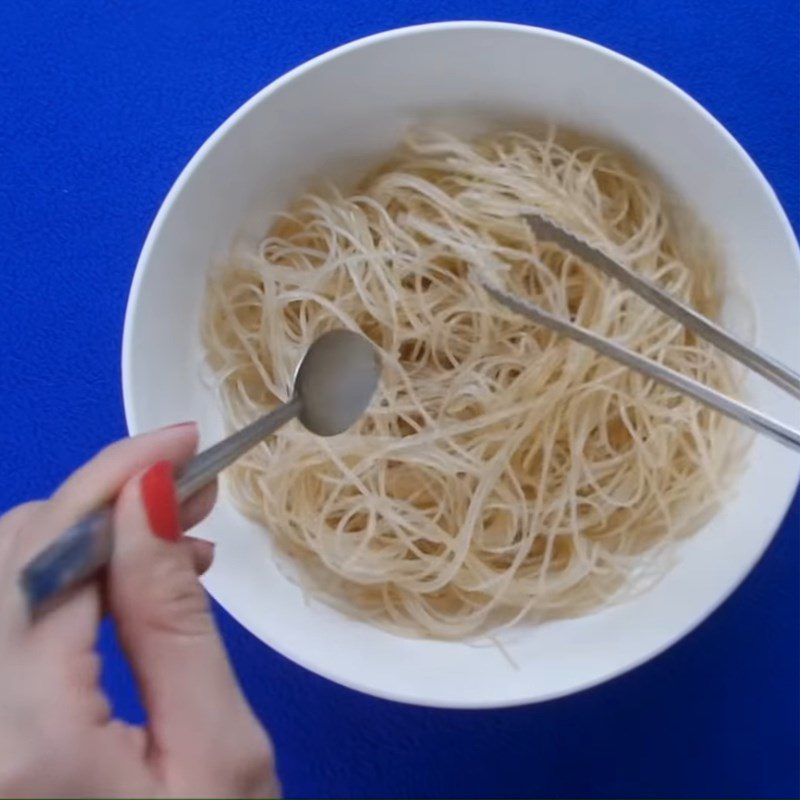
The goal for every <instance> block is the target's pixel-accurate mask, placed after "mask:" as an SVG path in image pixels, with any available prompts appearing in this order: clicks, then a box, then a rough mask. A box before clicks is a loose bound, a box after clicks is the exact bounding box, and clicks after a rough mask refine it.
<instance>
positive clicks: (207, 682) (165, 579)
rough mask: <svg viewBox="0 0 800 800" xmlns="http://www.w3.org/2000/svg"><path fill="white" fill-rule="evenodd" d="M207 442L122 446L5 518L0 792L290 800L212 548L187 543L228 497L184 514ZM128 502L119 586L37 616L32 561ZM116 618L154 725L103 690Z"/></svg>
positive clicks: (179, 431)
mask: <svg viewBox="0 0 800 800" xmlns="http://www.w3.org/2000/svg"><path fill="white" fill-rule="evenodd" d="M196 448H197V430H196V427H195V426H194V425H193V424H188V425H182V426H175V427H171V428H166V429H164V430H161V431H158V432H156V433H152V434H147V435H144V436H138V437H135V438H133V439H127V440H123V441H120V442H117V443H116V444H114V445H111V447H109V448H107V449H106V450H104V451H103V452H102V453H100V454H99V455H98V456H97V457H96V458H94V459H93V460H92V461H90V462H89V463H88V464H86V465H85V466H84V467H82V468H81V469H79V470H78V471H77V472H76V473H75V474H73V475H72V476H71V477H70V478H69V479H68V480H67V481H66V482H65V483H64V484H63V485H62V486H61V487H60V488H59V489H58V490H57V491H56V493H55V494H54V495H53V496H52V497H51V498H50V499H49V500H47V501H45V502H37V503H27V504H25V505H22V506H18V507H17V508H14V509H12V510H11V511H9V512H8V513H7V514H6V515H5V516H3V517H2V518H0V653H2V656H0V658H1V659H2V660H1V661H0V796H2V797H10V796H40V797H54V796H60V797H63V796H68V797H70V796H71V797H99V796H102V797H120V796H126V797H131V796H134V797H196V796H203V797H212V796H214V797H274V796H276V795H277V794H278V792H279V789H278V783H277V778H276V775H275V770H274V762H273V755H272V746H271V744H270V741H269V738H268V736H267V734H266V733H265V732H264V731H263V729H262V728H261V727H260V725H259V724H258V722H257V720H256V718H255V717H254V716H253V714H252V712H251V711H250V708H249V707H248V705H247V702H246V700H245V699H244V696H243V695H242V693H241V690H240V689H239V687H238V685H237V683H236V679H235V677H234V675H233V672H232V670H231V667H230V665H229V663H228V659H227V657H226V654H225V650H224V648H223V645H222V642H221V640H220V637H219V634H218V633H217V630H216V628H215V625H214V621H213V618H212V616H211V613H210V609H209V605H208V600H207V598H206V595H205V593H204V591H203V589H202V586H201V585H200V582H199V581H198V580H197V575H198V573H199V572H202V571H204V570H205V569H206V568H207V567H208V566H209V565H210V563H211V559H212V557H213V547H212V545H210V544H209V543H207V542H201V541H199V540H191V539H185V538H182V537H181V536H180V532H181V530H185V529H188V528H190V527H191V526H192V525H195V524H196V523H197V522H199V521H200V520H201V519H203V518H204V517H205V516H206V515H207V514H208V512H209V511H210V510H211V508H212V506H213V504H214V499H215V489H214V488H213V487H212V488H209V489H206V490H204V491H203V492H201V493H199V494H198V495H196V496H195V497H193V498H192V499H191V500H189V501H187V502H186V503H185V504H184V505H183V507H182V508H181V509H179V508H178V507H177V502H176V499H175V492H174V483H173V481H172V468H171V465H172V464H174V465H176V466H179V465H181V464H183V463H185V462H186V461H187V460H188V459H189V458H190V457H191V456H192V454H193V453H194V451H195V449H196ZM152 465H155V466H152ZM115 496H116V497H117V500H116V504H115V510H114V531H115V542H114V552H113V555H112V558H111V563H110V564H109V567H108V569H107V570H106V575H105V577H104V578H103V579H102V580H99V581H96V582H93V583H91V584H88V585H86V586H84V587H82V588H80V589H79V590H77V591H76V592H75V593H74V594H73V595H71V596H70V597H68V598H67V599H65V601H64V602H63V603H62V604H61V605H59V606H58V607H56V608H53V609H52V610H51V611H49V612H48V613H47V614H46V615H45V616H43V617H42V618H41V619H38V620H37V621H36V622H34V623H31V622H30V620H29V618H28V615H27V611H26V608H25V602H24V599H23V596H22V592H21V591H20V588H19V580H18V576H19V572H20V570H21V569H22V567H23V565H24V564H25V563H27V561H28V560H29V559H30V558H31V557H32V556H34V555H35V554H36V553H38V552H39V551H40V550H41V549H42V547H43V546H45V545H46V544H48V543H49V542H51V541H52V540H53V539H54V538H55V537H56V536H58V534H59V533H60V532H61V531H63V530H65V529H66V528H68V527H69V526H70V525H72V524H74V523H75V522H77V521H78V519H80V518H81V517H82V516H84V515H85V514H86V513H88V512H89V511H91V510H93V509H94V508H96V507H97V506H99V505H101V504H103V503H105V502H108V501H109V500H110V499H113V498H114V497H115ZM104 610H107V611H108V612H110V614H111V615H112V616H113V618H114V619H115V621H116V625H117V632H118V636H119V640H120V643H121V645H122V647H123V649H124V651H125V654H126V656H127V658H128V659H129V661H130V664H131V666H132V668H133V671H134V674H135V676H136V679H137V682H138V685H139V689H140V693H141V696H142V700H143V703H144V706H145V708H146V709H147V714H148V722H147V724H146V726H145V727H137V726H131V725H128V724H126V723H123V722H121V721H119V720H115V719H113V718H112V715H111V708H110V706H109V703H108V700H107V699H106V697H105V696H104V694H103V691H102V689H101V687H100V685H99V676H100V661H99V657H98V655H97V654H96V652H95V649H94V645H95V641H96V636H97V628H98V625H99V622H100V619H101V616H102V613H103V611H104Z"/></svg>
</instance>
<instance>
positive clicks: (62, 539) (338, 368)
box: [20, 330, 380, 616]
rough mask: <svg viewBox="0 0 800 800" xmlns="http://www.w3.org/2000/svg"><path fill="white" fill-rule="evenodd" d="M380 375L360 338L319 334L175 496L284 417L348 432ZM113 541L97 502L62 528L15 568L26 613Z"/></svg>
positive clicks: (49, 601)
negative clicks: (272, 398) (276, 397)
mask: <svg viewBox="0 0 800 800" xmlns="http://www.w3.org/2000/svg"><path fill="white" fill-rule="evenodd" d="M379 377H380V358H379V356H378V353H377V351H376V350H375V348H374V347H373V346H372V345H371V344H370V342H369V341H368V340H367V339H365V338H364V337H363V336H361V335H360V334H357V333H353V332H352V331H346V330H338V331H331V332H330V333H326V334H323V335H322V336H320V337H319V338H318V339H317V340H316V341H314V342H313V344H312V345H311V347H309V348H308V351H307V352H306V355H305V357H304V358H303V360H302V361H301V362H300V366H299V367H298V369H297V374H296V375H295V381H294V395H293V397H292V399H291V400H289V402H287V403H283V404H282V405H280V406H278V407H277V408H276V409H275V410H273V411H271V412H269V413H268V414H265V415H264V416H263V417H260V418H259V419H257V420H256V421H255V422H252V423H250V425H248V426H247V427H245V428H243V429H242V430H240V431H238V432H237V433H234V434H233V435H232V436H229V437H228V438H226V439H223V440H222V441H221V442H219V443H217V444H215V445H214V446H213V447H210V448H209V449H208V450H205V451H203V452H202V453H199V454H198V455H196V456H195V457H194V458H193V459H192V460H191V461H190V462H189V463H188V464H187V465H186V466H185V467H184V468H183V469H182V470H181V472H180V473H179V475H178V477H177V480H176V491H177V495H178V500H179V502H183V501H184V500H186V499H188V498H189V497H191V496H192V495H194V494H196V493H197V492H198V491H200V489H202V488H203V487H204V486H207V485H208V484H209V483H211V481H212V480H213V479H214V478H215V477H216V476H217V475H218V474H219V473H220V472H221V471H222V470H223V469H225V468H226V467H228V466H230V465H231V464H232V463H233V462H234V461H236V459H237V458H239V457H240V456H241V455H243V454H244V453H246V452H247V451H248V450H250V449H251V448H253V447H255V445H257V444H258V443H259V442H261V441H263V440H264V439H265V438H266V437H267V436H269V435H270V434H272V433H274V432H275V431H276V430H278V428H280V427H281V426H283V425H285V424H286V423H287V422H289V421H290V420H292V419H294V418H295V417H298V418H299V420H300V422H301V423H302V424H303V425H304V426H305V427H306V428H307V429H308V430H309V431H311V432H312V433H315V434H317V435H318V436H335V435H336V434H337V433H342V432H343V431H345V430H347V428H349V427H350V426H351V425H352V424H353V423H354V422H355V421H356V420H357V419H358V418H359V417H360V416H361V414H363V412H364V411H365V410H366V408H367V406H368V405H369V403H370V400H371V399H372V395H373V394H374V393H375V389H376V388H377V385H378V378H379ZM112 545H113V526H112V509H111V507H110V506H106V507H103V508H101V509H98V510H97V511H95V512H93V513H92V514H89V515H88V516H87V517H84V518H83V519H82V520H81V521H80V522H78V523H77V524H76V525H73V526H72V527H71V528H69V529H67V530H66V531H64V533H62V534H61V535H60V536H59V537H58V538H57V539H56V540H55V541H54V542H52V543H51V544H50V545H48V547H46V548H45V549H44V550H42V552H40V553H39V554H38V555H37V556H35V557H34V558H33V559H32V560H31V561H30V562H29V563H28V564H27V565H26V566H25V568H24V569H23V570H22V573H21V574H20V583H21V585H22V590H23V592H24V594H25V597H26V600H27V602H28V608H29V610H30V613H31V615H32V616H36V615H38V614H40V613H41V612H42V611H45V610H46V609H47V608H49V607H50V606H52V605H53V604H54V601H55V600H57V599H58V598H59V597H61V596H62V595H63V594H64V593H65V592H67V591H69V590H70V589H71V588H73V587H74V586H76V585H77V584H79V583H81V582H83V581H84V580H86V579H87V578H90V577H91V576H93V575H94V574H95V573H97V571H98V570H99V569H101V568H102V567H103V566H104V565H105V564H107V563H108V560H109V558H110V557H111V548H112Z"/></svg>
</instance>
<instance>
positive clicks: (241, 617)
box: [121, 19, 800, 710]
mask: <svg viewBox="0 0 800 800" xmlns="http://www.w3.org/2000/svg"><path fill="white" fill-rule="evenodd" d="M469 29H477V30H481V29H483V30H493V31H501V30H506V31H516V32H519V33H524V34H528V35H532V36H534V37H536V36H539V37H544V38H549V39H554V40H558V41H562V42H565V43H568V44H571V45H574V46H578V47H582V48H586V49H589V50H592V51H594V52H596V53H598V54H599V55H601V56H604V57H606V58H609V59H611V60H614V61H616V62H618V63H620V64H622V65H623V66H625V67H627V68H630V69H633V70H635V71H637V72H639V73H640V74H642V75H643V76H644V77H646V78H648V79H650V80H652V81H654V82H656V83H658V84H660V85H661V86H662V87H663V88H665V89H667V90H668V91H670V92H672V93H673V94H674V95H676V96H677V97H678V98H679V99H680V100H681V101H683V102H684V103H686V104H687V105H688V106H689V107H690V108H691V109H692V110H693V111H694V112H695V113H697V114H699V115H700V116H701V117H702V118H704V120H705V121H706V122H707V123H710V124H711V125H712V127H713V128H714V129H715V131H716V133H717V134H718V135H720V136H722V137H723V138H724V139H726V140H727V142H728V144H729V145H731V146H732V147H733V148H734V150H735V151H736V152H737V154H738V155H739V157H740V158H741V159H742V161H743V162H744V163H745V164H746V165H747V167H748V168H749V171H750V172H751V174H752V175H753V177H754V178H755V179H756V181H757V182H758V183H759V184H760V188H761V189H762V191H763V192H764V195H765V197H766V198H767V199H768V201H769V203H770V205H771V209H772V211H773V213H774V214H775V215H776V218H777V219H778V220H779V221H780V224H781V225H782V226H783V228H784V230H785V232H786V233H787V238H788V241H789V242H790V243H791V248H792V250H793V256H794V266H795V268H796V269H798V271H800V245H799V244H798V240H797V237H796V236H795V235H794V231H793V229H792V226H791V224H790V222H789V219H788V217H787V215H786V212H785V211H784V209H783V207H782V205H781V203H780V200H779V199H778V197H777V194H776V193H775V190H774V189H773V188H772V185H771V184H770V183H769V181H768V180H767V179H766V177H765V176H764V174H763V173H762V172H761V170H760V169H759V167H758V165H757V164H756V163H755V162H754V160H753V159H752V158H751V157H750V155H749V154H748V153H747V151H746V150H745V149H744V147H743V146H742V145H741V144H739V142H738V141H737V139H736V138H735V137H734V136H733V134H731V133H730V132H729V131H728V130H727V129H726V128H725V126H724V125H722V123H721V122H719V120H717V119H716V117H714V115H713V114H711V112H710V111H708V110H707V109H706V108H705V107H704V106H702V105H701V104H700V103H699V102H698V101H697V100H695V99H694V98H693V97H692V96H691V95H690V94H689V93H688V92H686V91H685V90H683V89H681V88H680V87H678V86H677V85H675V84H674V83H672V81H670V80H668V79H667V78H665V77H664V76H663V75H661V74H659V73H658V72H656V71H655V70H653V69H651V68H650V67H647V66H645V65H644V64H641V63H639V62H638V61H636V60H634V59H632V58H630V57H629V56H625V55H623V54H621V53H618V52H617V51H615V50H612V49H611V48H609V47H606V46H604V45H601V44H597V43H596V42H593V41H590V40H588V39H584V38H582V37H580V36H576V35H573V34H569V33H564V32H562V31H556V30H553V29H550V28H543V27H539V26H534V25H526V24H522V23H513V22H502V21H493V20H480V19H475V20H451V21H442V22H430V23H423V24H418V25H408V26H403V27H399V28H391V29H388V30H384V31H380V32H377V33H373V34H370V35H368V36H363V37H360V38H358V39H354V40H351V41H349V42H346V43H344V44H341V45H338V46H337V47H334V48H332V49H330V50H327V51H325V52H323V53H321V54H319V55H317V56H314V57H312V58H310V59H308V60H307V61H304V62H302V63H301V64H299V65H297V66H296V67H293V68H292V69H290V70H289V71H287V72H285V73H284V74H282V75H280V76H279V77H277V78H276V79H274V80H273V81H271V82H270V83H268V84H267V85H266V86H264V87H263V88H262V89H260V90H259V91H258V92H256V93H255V94H254V95H253V96H252V97H251V98H249V99H248V100H246V101H245V102H244V103H243V104H242V105H240V106H239V107H238V108H237V109H236V110H234V111H233V112H232V113H231V114H230V115H229V116H228V117H227V119H225V120H224V121H223V122H222V123H221V124H220V125H219V126H218V127H217V128H216V129H215V130H214V131H213V133H211V135H210V136H209V137H208V138H207V139H206V140H205V141H204V142H203V144H202V145H201V146H200V147H199V149H198V150H197V151H196V152H195V154H194V155H193V156H192V158H191V159H190V160H189V162H188V163H187V164H186V166H185V167H184V168H183V169H182V170H181V172H180V174H179V175H178V177H177V178H176V179H175V181H174V183H173V184H172V186H171V188H170V190H169V192H168V193H167V195H166V197H165V198H164V200H163V202H162V203H161V205H160V207H159V210H158V212H157V214H156V216H155V218H154V219H153V222H152V224H151V226H150V228H149V230H148V233H147V237H146V239H145V242H144V245H143V246H142V250H141V253H140V255H139V258H138V260H137V263H136V268H135V270H134V274H133V278H132V281H131V287H130V291H129V294H128V299H127V304H126V309H125V315H124V323H123V326H124V327H123V335H122V348H121V377H122V399H123V406H124V413H125V422H126V426H127V428H128V432H129V434H130V435H133V434H135V433H139V432H140V431H139V430H138V429H137V425H136V419H137V417H138V416H139V412H138V408H137V401H136V397H135V393H134V390H133V386H132V374H131V369H132V366H131V365H132V348H133V345H134V343H133V334H132V330H133V327H134V326H133V319H134V316H135V314H136V310H137V307H138V304H139V295H140V290H141V286H142V281H143V276H144V273H145V272H146V270H147V265H148V262H149V261H150V258H151V254H152V251H153V248H154V246H155V242H156V240H157V239H158V236H159V234H160V232H161V228H162V226H163V224H164V221H165V219H166V218H167V216H168V214H169V211H170V209H171V207H172V205H173V204H174V202H175V200H176V198H177V197H178V196H179V195H180V193H181V192H182V191H183V188H184V186H185V184H186V183H187V182H188V180H189V179H190V177H191V176H192V174H193V173H194V171H195V170H196V169H197V167H198V165H199V164H200V163H201V162H202V161H203V160H204V159H205V157H206V155H207V153H208V152H209V151H210V150H211V149H212V148H214V147H215V146H216V144H217V143H218V142H219V141H220V140H221V139H222V138H223V137H224V136H225V134H226V133H227V132H228V131H229V130H230V129H231V128H233V127H234V126H235V125H236V124H238V122H239V121H240V119H242V118H243V117H244V116H245V115H246V114H247V113H248V112H249V111H250V110H251V109H252V108H253V107H255V106H257V105H259V104H260V103H262V102H264V101H265V100H266V99H267V98H268V97H269V96H270V95H272V94H273V93H274V92H276V91H277V90H278V89H280V88H281V87H283V86H284V85H286V84H288V83H290V82H291V81H293V80H294V79H295V78H297V77H299V76H301V75H303V74H305V73H306V72H309V71H311V70H314V69H316V68H318V67H320V66H322V65H324V64H326V63H327V62H329V61H332V60H334V59H336V58H338V57H339V56H341V55H345V54H347V53H349V52H352V51H355V50H358V49H361V48H363V47H369V46H372V45H375V44H379V43H381V42H384V41H389V40H393V39H398V38H402V37H407V36H414V35H417V34H425V33H435V32H445V31H453V30H469ZM798 480H800V466H799V467H797V468H796V469H795V477H794V482H795V484H797V483H798ZM796 492H797V490H795V494H796ZM793 499H794V495H790V496H789V497H788V498H787V500H786V501H785V503H784V504H783V506H782V507H780V508H773V509H772V514H771V517H772V518H773V519H774V520H775V521H774V522H772V523H771V527H772V533H771V535H770V536H769V537H768V538H767V539H766V540H765V542H764V545H763V546H762V547H761V549H760V551H759V552H758V553H757V555H756V556H755V557H754V558H753V559H752V561H751V562H749V563H747V564H743V565H742V568H741V570H740V572H739V575H738V577H737V578H736V580H735V581H733V582H731V584H730V586H729V587H728V588H727V589H726V591H724V592H723V593H721V594H720V596H719V597H718V598H717V600H716V601H715V602H714V603H713V604H711V605H710V606H709V607H708V608H707V609H705V610H704V611H703V613H702V614H700V615H698V616H697V617H695V618H694V619H693V620H692V622H691V623H689V624H688V625H686V626H685V627H684V628H683V629H682V630H681V631H680V632H679V633H677V634H675V635H674V636H672V637H670V638H669V639H667V640H665V641H663V642H661V643H660V645H659V646H658V647H656V648H654V649H652V650H650V651H649V652H648V653H647V654H645V655H642V656H640V657H638V658H634V659H632V660H630V661H629V662H627V663H625V664H623V665H621V666H618V667H615V668H612V669H609V670H607V671H605V672H603V673H600V674H598V675H594V676H592V677H590V678H587V679H583V680H580V681H577V682H575V683H574V685H572V686H571V687H570V688H564V689H561V690H558V691H553V692H550V693H545V694H536V693H535V692H531V694H529V695H527V696H520V697H517V698H514V699H508V700H483V699H470V698H464V699H459V700H452V699H448V700H444V701H434V700H433V699H431V698H430V697H419V696H412V695H411V694H408V693H401V692H394V691H391V690H382V689H379V688H376V687H375V686H373V685H370V686H368V685H366V684H364V683H361V682H359V681H358V680H353V679H351V678H350V677H349V676H348V675H345V674H339V672H338V671H337V670H335V669H330V670H329V669H327V667H326V666H325V665H324V664H323V665H320V664H317V663H313V664H312V663H310V662H309V660H308V659H306V658H305V657H304V656H303V655H300V654H298V653H296V652H295V651H294V648H293V647H285V646H284V645H283V644H282V643H277V642H274V641H269V642H265V644H268V646H269V647H271V648H273V649H274V650H275V651H277V652H279V653H280V654H281V655H283V656H285V657H286V658H288V659H290V660H291V661H293V662H294V663H295V664H297V665H299V666H301V667H303V668H304V669H307V670H309V671H310V672H312V673H314V674H317V675H320V676H322V677H323V678H326V679H328V680H331V681H333V682H335V683H337V684H339V685H341V686H345V687H347V688H349V689H353V690H356V691H359V692H362V693H365V694H368V695H371V696H374V697H380V698H382V699H385V700H391V701H394V702H400V703H406V704H413V705H419V706H428V707H435V708H452V709H475V710H477V709H490V708H509V707H516V706H520V705H528V704H532V703H539V702H545V701H549V700H554V699H557V698H559V697H565V696H569V695H572V694H576V693H578V692H582V691H585V690H587V689H590V688H592V687H594V686H598V685H600V684H603V683H606V682H607V681H610V680H613V679H615V678H618V677H620V676H622V675H624V674H626V673H628V672H630V671H632V670H634V669H636V668H638V667H640V666H642V665H643V664H645V663H647V662H648V661H650V660H652V659H654V658H656V657H658V656H659V655H661V654H662V653H664V652H665V651H666V650H668V649H669V648H671V647H672V646H673V645H674V644H676V643H677V642H678V641H680V640H681V639H683V638H685V637H686V636H687V635H688V634H690V633H692V632H693V631H694V630H696V629H697V628H698V627H699V626H700V625H701V624H702V623H704V622H705V621H706V620H707V619H708V618H709V617H710V616H711V615H712V614H713V613H715V612H716V611H717V610H718V609H719V608H720V606H721V605H722V604H723V603H724V602H725V601H726V600H727V599H728V598H729V597H730V596H731V595H732V594H733V593H734V592H735V591H736V590H737V589H738V588H739V587H740V586H741V585H742V583H743V581H744V580H745V578H746V577H747V576H748V575H749V574H750V572H751V571H752V570H753V569H754V568H755V567H756V565H757V564H758V563H759V561H760V560H761V559H762V557H763V555H764V553H765V552H766V550H767V548H768V547H769V546H770V545H771V544H772V542H773V541H774V538H775V536H776V534H777V532H778V530H779V529H780V527H781V525H782V523H783V520H784V519H785V517H786V514H787V511H788V509H789V507H790V505H791V503H792V501H793ZM209 592H210V593H211V594H212V597H214V599H215V600H216V601H217V602H218V603H219V604H220V605H221V606H222V607H223V608H224V609H225V610H226V611H227V612H228V613H229V614H230V615H231V616H232V617H233V618H234V619H235V620H236V621H237V622H238V623H239V624H241V625H242V626H243V627H244V628H246V629H247V630H248V631H249V632H250V633H251V634H253V635H254V636H255V637H256V638H258V639H259V640H260V641H264V639H263V637H262V636H261V635H259V634H258V633H256V629H255V627H254V626H253V625H252V623H251V619H250V615H249V614H248V613H244V614H240V613H239V612H237V613H235V614H234V613H233V612H232V611H230V610H229V609H228V606H227V604H226V603H225V602H224V600H222V599H220V598H217V597H216V596H214V595H213V592H212V591H211V590H210V589H209Z"/></svg>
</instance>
